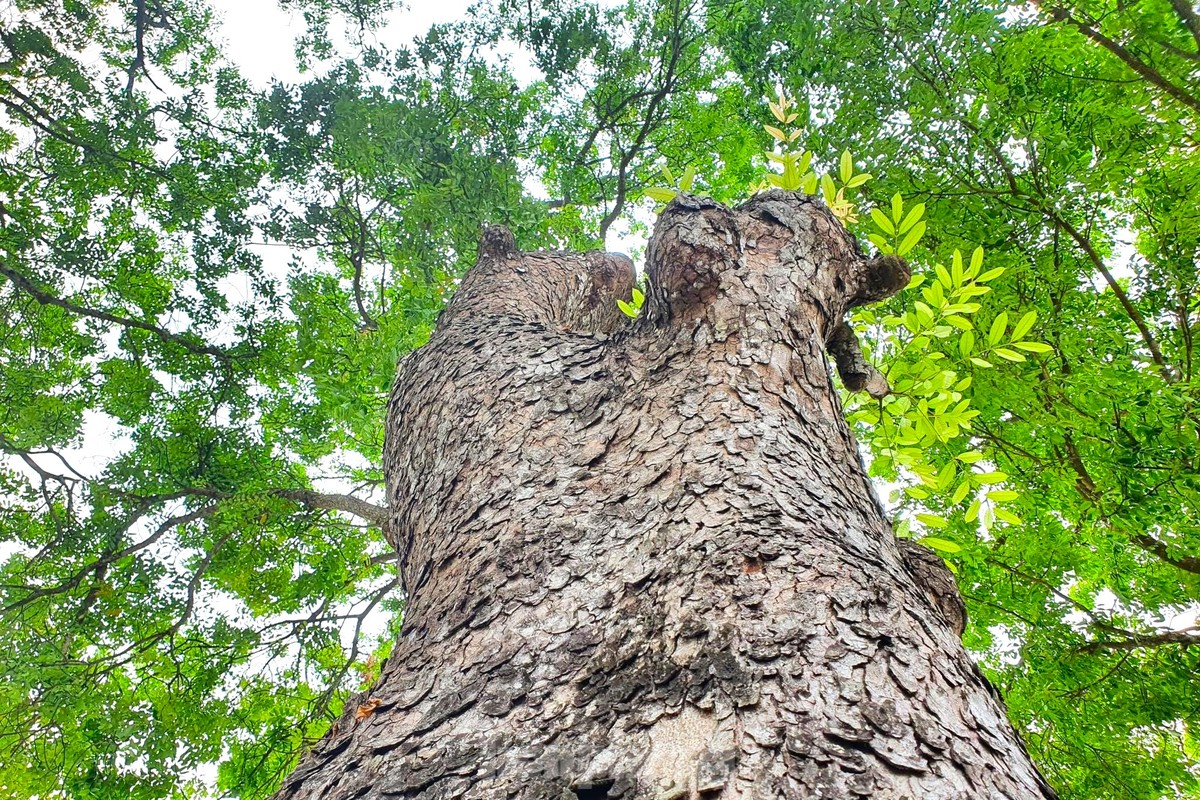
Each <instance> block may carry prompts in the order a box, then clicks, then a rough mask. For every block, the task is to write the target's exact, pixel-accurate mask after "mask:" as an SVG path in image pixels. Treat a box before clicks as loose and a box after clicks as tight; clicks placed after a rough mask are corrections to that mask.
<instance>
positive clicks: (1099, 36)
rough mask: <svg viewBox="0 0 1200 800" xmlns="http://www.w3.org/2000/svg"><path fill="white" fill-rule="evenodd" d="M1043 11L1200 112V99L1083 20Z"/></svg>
mask: <svg viewBox="0 0 1200 800" xmlns="http://www.w3.org/2000/svg"><path fill="white" fill-rule="evenodd" d="M1184 1H1185V0H1172V5H1175V4H1176V3H1179V2H1184ZM1044 10H1045V11H1046V13H1047V14H1049V15H1050V18H1051V19H1053V20H1054V21H1056V22H1065V23H1067V24H1068V25H1071V26H1072V27H1073V28H1075V29H1076V30H1077V31H1079V32H1080V33H1082V34H1083V35H1084V36H1086V37H1087V38H1088V39H1091V40H1092V41H1093V42H1095V43H1096V44H1098V45H1100V46H1101V47H1103V48H1104V49H1105V50H1107V51H1109V52H1110V53H1112V54H1113V55H1115V56H1116V57H1117V58H1119V59H1121V61H1123V62H1124V63H1125V65H1126V66H1128V67H1129V68H1130V69H1132V70H1133V71H1134V72H1136V73H1137V74H1138V75H1140V76H1142V78H1144V79H1145V80H1146V81H1147V82H1148V83H1150V84H1153V85H1154V86H1157V87H1158V88H1159V89H1161V90H1162V91H1164V92H1166V93H1167V94H1168V95H1170V96H1171V97H1173V98H1175V99H1176V100H1178V101H1179V102H1181V103H1183V104H1184V105H1186V106H1187V107H1189V108H1191V109H1192V110H1193V111H1198V112H1200V99H1197V98H1196V97H1194V96H1192V95H1191V94H1189V93H1188V92H1186V91H1184V90H1183V89H1181V88H1179V87H1178V86H1176V85H1175V84H1173V83H1171V82H1170V81H1168V80H1167V79H1166V78H1164V77H1163V75H1162V73H1160V72H1159V71H1158V70H1156V69H1154V68H1153V67H1151V66H1150V65H1149V64H1147V63H1145V62H1144V61H1142V60H1141V59H1139V58H1138V57H1137V56H1135V55H1134V54H1133V53H1131V52H1130V51H1129V50H1127V49H1126V48H1125V47H1123V46H1122V45H1121V44H1120V43H1119V42H1117V41H1115V40H1113V39H1110V38H1108V37H1107V36H1105V35H1104V34H1103V33H1101V32H1100V31H1098V30H1097V29H1095V28H1093V27H1092V26H1091V25H1088V24H1087V23H1086V22H1084V21H1083V20H1080V19H1078V18H1076V17H1075V16H1073V15H1072V14H1071V12H1070V11H1068V10H1067V9H1065V8H1062V7H1059V6H1050V7H1048V8H1045V7H1044ZM1193 33H1194V32H1193ZM1198 41H1200V40H1198Z"/></svg>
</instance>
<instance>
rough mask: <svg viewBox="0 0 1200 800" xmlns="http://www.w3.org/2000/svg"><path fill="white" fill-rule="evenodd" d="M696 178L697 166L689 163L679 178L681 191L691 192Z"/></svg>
mask: <svg viewBox="0 0 1200 800" xmlns="http://www.w3.org/2000/svg"><path fill="white" fill-rule="evenodd" d="M695 180H696V168H695V167H693V166H692V165H691V164H688V165H687V166H686V167H684V168H683V175H682V176H681V177H680V178H679V191H681V192H690V191H691V190H692V182H693V181H695Z"/></svg>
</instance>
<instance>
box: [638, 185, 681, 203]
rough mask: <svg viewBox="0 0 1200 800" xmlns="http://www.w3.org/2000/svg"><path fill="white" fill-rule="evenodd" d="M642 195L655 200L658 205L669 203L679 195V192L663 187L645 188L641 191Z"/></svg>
mask: <svg viewBox="0 0 1200 800" xmlns="http://www.w3.org/2000/svg"><path fill="white" fill-rule="evenodd" d="M642 194H644V195H646V197H649V198H650V199H651V200H657V201H658V202H660V203H669V202H671V201H672V200H674V199H675V198H676V197H677V196H678V195H679V192H678V191H676V190H675V189H668V188H667V187H665V186H647V187H646V188H645V189H643V190H642Z"/></svg>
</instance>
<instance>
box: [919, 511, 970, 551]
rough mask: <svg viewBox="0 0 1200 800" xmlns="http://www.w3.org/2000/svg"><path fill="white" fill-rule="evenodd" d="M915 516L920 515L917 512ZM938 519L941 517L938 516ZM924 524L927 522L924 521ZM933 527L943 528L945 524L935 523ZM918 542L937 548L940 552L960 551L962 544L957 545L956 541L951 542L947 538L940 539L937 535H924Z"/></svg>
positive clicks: (932, 548)
mask: <svg viewBox="0 0 1200 800" xmlns="http://www.w3.org/2000/svg"><path fill="white" fill-rule="evenodd" d="M917 516H918V517H920V516H921V515H920V514H918V515H917ZM926 516H928V515H926ZM938 519H941V518H940V517H938ZM922 521H923V522H924V520H922ZM943 523H944V520H943ZM926 524H927V525H928V524H929V523H926ZM933 527H937V528H944V527H946V525H945V524H942V525H935V526H933ZM920 542H921V544H923V545H925V546H926V547H928V548H930V549H931V550H938V551H940V552H942V553H959V552H962V546H961V545H959V544H958V543H956V542H952V541H950V540H949V539H942V538H940V537H937V536H925V537H923V538H922V539H921V540H920Z"/></svg>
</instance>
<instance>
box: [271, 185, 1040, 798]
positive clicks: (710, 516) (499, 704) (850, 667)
mask: <svg viewBox="0 0 1200 800" xmlns="http://www.w3.org/2000/svg"><path fill="white" fill-rule="evenodd" d="M648 261H649V263H648V267H647V269H648V272H649V276H650V287H651V288H650V291H649V296H648V298H647V300H646V307H645V310H644V313H643V315H642V316H641V317H640V318H639V319H638V320H636V321H628V320H625V319H624V318H623V317H621V316H620V314H619V312H618V311H617V309H616V304H615V302H614V299H615V297H617V296H623V297H628V291H629V288H630V285H631V283H632V281H633V277H634V275H633V269H632V266H631V265H630V264H629V262H628V261H627V260H626V259H624V258H622V257H619V256H612V255H605V254H599V253H589V254H585V255H576V254H570V253H518V252H517V251H516V250H515V248H513V246H512V238H511V235H509V234H507V232H506V231H503V230H502V229H492V230H490V231H489V232H488V233H487V234H486V235H485V237H484V242H483V245H482V247H481V255H480V259H479V263H478V265H477V266H476V267H475V268H474V269H472V271H471V272H470V273H469V274H468V275H467V277H466V278H465V279H464V281H463V285H462V288H461V289H460V290H459V291H458V293H457V294H456V295H455V297H454V299H453V301H452V302H451V304H450V306H449V307H448V308H447V310H446V311H445V313H444V314H443V315H442V317H441V319H440V321H439V323H438V328H437V331H436V333H435V334H434V335H433V337H432V338H431V340H430V342H429V344H428V345H426V346H425V347H424V348H422V349H421V350H419V351H417V352H416V353H413V354H412V355H410V356H409V357H408V358H406V359H405V360H404V362H403V363H402V364H401V367H400V372H399V379H398V381H397V383H396V389H395V391H394V393H393V396H392V401H391V406H390V413H389V417H388V443H387V450H386V454H385V459H386V469H387V476H388V500H389V503H390V506H391V509H392V514H393V517H392V526H391V528H392V530H393V531H394V532H395V538H396V539H397V541H396V545H397V547H398V548H400V551H401V556H402V559H401V563H402V571H403V578H404V583H405V587H406V589H407V591H408V602H409V605H408V610H407V614H406V617H405V621H404V632H403V634H402V635H401V637H400V640H399V642H398V643H397V645H396V648H395V651H394V652H393V654H392V657H391V659H390V660H389V662H388V663H387V665H386V667H385V669H384V671H383V675H382V677H381V678H380V681H379V683H378V685H377V686H375V687H374V688H373V689H372V690H371V692H370V695H369V699H368V698H367V697H364V698H361V699H360V700H358V701H356V702H354V703H352V704H351V705H350V706H349V707H348V709H347V713H346V715H345V716H344V718H343V719H342V721H341V722H340V723H339V725H338V727H337V728H336V729H335V730H334V731H333V732H331V734H330V735H329V736H327V737H326V738H325V739H324V740H323V741H322V742H321V743H320V745H319V746H318V747H317V748H316V749H315V750H314V751H313V752H312V753H311V754H310V755H309V756H308V757H307V758H306V760H305V761H304V762H303V763H302V764H301V766H300V768H299V769H298V770H297V771H296V773H295V774H294V775H293V776H292V777H291V778H290V779H289V780H288V781H287V783H286V784H285V786H284V788H283V789H282V790H281V792H280V795H279V797H281V798H318V797H319V798H374V797H409V798H429V799H430V800H432V799H433V798H457V797H470V798H501V797H517V798H531V799H532V798H566V799H567V800H570V799H571V798H576V797H579V798H601V797H610V798H616V797H621V798H660V799H664V800H665V799H666V798H700V797H703V798H785V797H786V798H852V797H882V798H912V800H927V799H929V798H994V799H997V798H1010V799H1011V800H1017V799H1018V798H1048V797H1053V792H1052V791H1051V790H1050V789H1049V788H1048V787H1047V786H1046V785H1045V783H1044V781H1042V779H1041V778H1040V776H1039V775H1038V773H1037V771H1036V770H1035V768H1034V767H1033V765H1032V764H1031V763H1030V761H1029V757H1028V756H1027V754H1026V753H1025V750H1024V748H1023V747H1022V745H1021V743H1020V741H1019V739H1018V737H1017V735H1016V734H1015V732H1014V731H1013V729H1012V727H1011V726H1010V725H1009V723H1008V721H1007V720H1006V719H1005V715H1004V711H1003V708H1002V706H1001V704H1000V702H999V701H998V700H997V698H996V697H995V696H994V694H993V692H992V691H991V689H990V688H989V686H988V685H987V683H986V681H985V680H984V679H983V677H982V676H981V675H980V673H979V672H978V670H977V669H976V668H975V667H974V665H973V664H972V663H971V661H970V659H969V658H968V657H967V654H966V653H965V652H964V650H963V648H962V645H961V643H960V642H959V640H958V637H957V635H956V632H955V631H954V630H952V627H953V625H955V624H958V622H961V619H960V620H958V621H951V622H948V621H947V620H946V619H945V618H944V612H941V613H940V612H938V611H935V610H934V605H935V604H936V605H939V606H945V607H947V608H948V609H950V610H952V608H951V607H952V606H953V605H954V604H953V602H950V601H949V598H948V596H947V592H946V589H945V584H943V587H942V589H941V590H938V589H937V588H935V587H926V586H921V585H918V584H917V582H916V580H914V575H920V574H922V570H921V569H917V568H915V567H909V568H906V566H905V563H906V562H905V560H904V559H903V558H902V556H901V553H900V550H899V549H898V547H897V543H896V540H895V539H894V537H893V535H892V532H891V530H890V528H889V526H888V523H887V522H886V520H885V519H884V518H883V516H882V514H881V511H880V508H879V504H878V502H877V500H876V499H875V497H874V494H873V493H872V491H871V488H870V486H869V484H868V482H867V478H866V476H865V474H864V472H863V469H862V467H861V464H860V461H859V457H858V454H857V451H856V449H855V444H854V441H853V439H852V437H851V435H850V432H849V430H848V428H847V426H846V424H845V422H844V421H843V418H842V411H841V408H840V407H839V403H838V399H837V395H836V394H835V392H834V390H833V387H832V384H831V381H830V376H829V371H828V367H827V365H826V360H825V352H824V351H825V348H826V346H827V342H828V343H829V346H830V347H831V348H832V349H833V350H834V351H835V354H836V358H837V361H838V363H839V367H840V368H841V369H842V371H843V374H844V375H845V376H846V379H847V381H848V382H851V383H856V384H857V385H858V386H860V387H863V388H874V389H875V390H878V389H879V388H880V387H879V385H878V381H879V377H878V375H877V373H873V371H871V370H870V369H869V367H867V366H866V365H865V364H863V362H862V358H861V355H860V354H858V353H857V352H855V351H854V349H853V348H848V347H847V345H846V339H847V337H849V340H850V342H851V344H853V343H854V342H853V334H852V333H850V332H849V330H848V328H844V327H843V323H842V319H843V316H844V314H845V312H846V310H847V309H848V308H849V307H850V306H852V305H855V304H860V303H866V302H871V301H873V300H878V299H881V298H883V297H886V296H887V295H889V294H892V293H894V292H895V291H898V290H899V289H900V288H901V287H902V286H903V285H904V283H906V282H907V280H908V269H907V267H906V266H905V265H904V264H903V262H901V261H900V260H899V259H895V258H892V257H885V258H880V259H875V260H871V261H868V260H866V259H865V258H863V256H862V255H861V253H860V252H859V251H858V249H857V247H856V245H855V244H854V242H853V240H852V239H851V237H850V236H849V235H848V234H847V233H846V231H845V230H844V229H843V228H842V227H841V226H840V225H839V224H838V223H837V222H836V221H835V220H834V219H833V217H832V216H831V215H830V214H829V213H828V212H827V211H826V210H825V209H824V207H823V206H821V205H820V204H818V203H817V202H815V201H813V200H812V199H810V198H807V197H802V196H798V195H792V194H786V193H782V192H771V193H768V194H765V195H760V196H758V197H756V198H755V199H753V200H751V201H750V202H749V203H747V204H746V205H745V206H743V207H741V208H739V209H736V210H729V209H726V208H724V207H721V206H719V205H717V204H715V203H712V202H709V201H705V200H696V199H692V198H681V199H680V200H677V201H675V202H673V203H672V204H671V205H670V206H669V207H668V208H667V210H666V211H665V212H664V214H663V216H662V219H661V220H660V221H659V224H658V229H657V232H656V233H655V235H654V238H653V239H652V241H651V245H650V253H649V259H648ZM855 347H856V344H855ZM917 561H918V562H919V561H920V559H919V558H918V559H917ZM935 563H936V562H935ZM917 566H920V565H919V564H918V565H917ZM924 567H925V568H926V569H928V568H929V567H930V565H929V563H925V565H924ZM935 571H936V569H935ZM949 593H950V594H953V591H952V590H951V591H950V592H949Z"/></svg>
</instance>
